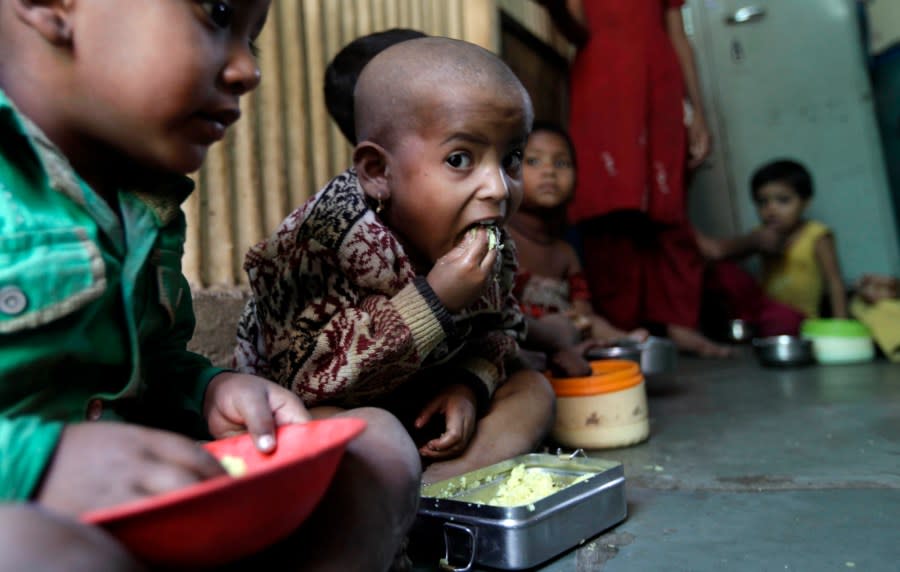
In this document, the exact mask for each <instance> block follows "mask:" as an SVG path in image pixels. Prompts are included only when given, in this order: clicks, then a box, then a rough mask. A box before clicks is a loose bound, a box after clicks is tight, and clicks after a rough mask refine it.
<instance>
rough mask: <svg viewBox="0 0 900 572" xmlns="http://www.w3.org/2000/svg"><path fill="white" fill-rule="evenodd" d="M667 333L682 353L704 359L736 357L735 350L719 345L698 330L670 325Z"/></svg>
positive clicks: (667, 327)
mask: <svg viewBox="0 0 900 572" xmlns="http://www.w3.org/2000/svg"><path fill="white" fill-rule="evenodd" d="M666 332H667V334H668V336H669V339H670V340H672V343H674V344H675V347H676V348H678V351H680V352H684V353H689V354H694V355H697V356H699V357H702V358H730V357H734V356H735V355H736V354H735V351H734V349H733V348H730V347H728V346H725V345H722V344H717V343H716V342H714V341H712V340H710V339H709V338H707V337H706V336H704V335H703V334H701V333H700V332H698V331H697V330H692V329H691V328H687V327H685V326H677V325H675V324H669V325H668V326H666Z"/></svg>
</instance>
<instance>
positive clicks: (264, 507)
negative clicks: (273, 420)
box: [81, 418, 366, 567]
mask: <svg viewBox="0 0 900 572" xmlns="http://www.w3.org/2000/svg"><path fill="white" fill-rule="evenodd" d="M365 427H366V422H365V421H364V420H362V419H352V418H339V419H322V420H318V421H310V422H308V423H300V424H294V425H285V426H283V427H279V428H278V434H277V440H278V446H277V449H276V450H275V452H273V453H271V454H267V455H266V454H262V453H260V452H259V451H257V450H256V447H255V446H254V445H253V442H252V440H251V439H250V436H249V435H246V434H245V435H238V436H235V437H229V438H227V439H221V440H218V441H212V442H210V443H206V444H205V445H204V447H205V448H206V449H207V450H208V451H210V452H211V453H212V454H213V455H215V456H216V458H222V457H223V456H225V455H232V456H238V457H241V458H243V459H244V462H245V463H246V464H247V472H246V474H244V475H243V476H241V477H236V478H235V477H230V476H221V477H216V478H214V479H210V480H208V481H203V482H201V483H197V484H196V485H192V486H190V487H186V488H184V489H179V490H176V491H172V492H169V493H164V494H161V495H157V496H154V497H149V498H146V499H141V500H139V501H134V502H129V503H125V504H122V505H118V506H114V507H109V508H104V509H100V510H96V511H91V512H87V513H84V514H82V515H81V519H82V520H83V521H86V522H89V523H93V524H96V525H99V526H101V527H103V528H105V529H106V530H108V531H109V532H111V533H112V534H113V535H114V536H116V537H117V538H118V539H119V540H120V541H121V542H122V543H123V544H125V545H126V546H127V547H128V548H129V549H130V550H131V552H132V553H134V554H135V555H136V556H137V557H139V558H141V559H143V560H144V561H146V562H148V563H151V564H161V565H166V566H194V567H208V566H218V565H221V564H225V563H227V562H232V561H234V560H237V559H239V558H242V557H245V556H249V555H251V554H254V553H256V552H259V551H260V550H262V549H264V548H266V547H267V546H270V545H271V544H273V543H274V542H276V541H277V540H280V539H281V538H284V537H285V536H287V535H288V534H290V533H291V532H292V531H293V530H295V529H296V528H297V527H298V526H300V524H301V523H302V522H303V521H304V520H305V519H306V517H308V516H309V514H310V513H311V512H312V511H313V509H314V508H315V507H316V505H317V504H318V502H319V501H320V500H321V498H322V496H323V494H324V493H325V491H326V489H327V488H328V485H329V484H330V482H331V479H332V478H333V477H334V473H335V471H336V470H337V466H338V463H339V462H340V460H341V457H342V456H343V454H344V450H345V449H346V447H347V444H348V443H349V442H350V441H351V440H353V439H354V438H355V437H357V436H358V435H359V434H360V433H362V432H363V430H364V429H365Z"/></svg>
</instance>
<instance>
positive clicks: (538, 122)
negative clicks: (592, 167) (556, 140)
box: [531, 119, 576, 167]
mask: <svg viewBox="0 0 900 572" xmlns="http://www.w3.org/2000/svg"><path fill="white" fill-rule="evenodd" d="M539 131H545V132H547V133H555V134H557V135H559V136H560V137H562V138H563V139H564V140H565V142H566V145H567V146H568V147H569V155H570V156H571V157H572V167H575V166H576V162H575V161H576V157H575V144H574V143H572V137H571V136H569V132H568V131H566V129H565V128H564V127H563V126H562V125H560V124H559V123H555V122H553V121H548V120H546V119H535V121H534V123H532V125H531V133H537V132H539Z"/></svg>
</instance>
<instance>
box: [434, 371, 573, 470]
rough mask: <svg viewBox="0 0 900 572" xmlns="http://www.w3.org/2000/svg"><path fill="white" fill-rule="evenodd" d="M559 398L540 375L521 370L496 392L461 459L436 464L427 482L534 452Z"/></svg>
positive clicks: (546, 431)
mask: <svg viewBox="0 0 900 572" xmlns="http://www.w3.org/2000/svg"><path fill="white" fill-rule="evenodd" d="M555 403H556V398H555V396H554V394H553V388H552V387H551V386H550V382H549V381H547V378H546V377H544V376H543V374H541V373H540V372H537V371H534V370H530V369H521V370H518V371H517V372H515V373H513V374H512V375H510V376H509V379H508V380H507V381H506V383H504V384H503V385H501V386H500V387H499V388H498V389H497V391H496V392H495V393H494V398H493V400H492V401H491V406H490V408H489V409H488V412H487V413H486V414H485V415H484V416H483V417H482V418H481V419H480V420H479V421H478V426H477V427H476V429H475V435H474V436H473V437H472V441H471V442H470V443H469V447H468V449H466V451H465V453H463V454H462V455H461V456H459V457H456V458H455V459H450V460H447V461H439V462H436V463H432V464H431V465H429V466H428V468H427V469H425V473H424V474H423V481H424V482H426V483H433V482H436V481H441V480H444V479H449V478H450V477H455V476H457V475H461V474H463V473H467V472H469V471H472V470H475V469H478V468H481V467H486V466H488V465H492V464H494V463H498V462H500V461H503V460H506V459H509V458H510V457H515V456H516V455H522V454H525V453H530V452H533V451H534V450H535V449H536V448H537V447H538V445H540V444H541V443H542V442H543V440H544V438H545V437H546V436H547V434H548V433H549V431H550V428H551V426H552V424H553V415H554V412H555Z"/></svg>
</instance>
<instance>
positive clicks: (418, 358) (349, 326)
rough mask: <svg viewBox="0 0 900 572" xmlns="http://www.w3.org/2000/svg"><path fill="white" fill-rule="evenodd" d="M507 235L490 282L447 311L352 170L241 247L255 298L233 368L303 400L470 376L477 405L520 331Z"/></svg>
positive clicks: (337, 398)
mask: <svg viewBox="0 0 900 572" xmlns="http://www.w3.org/2000/svg"><path fill="white" fill-rule="evenodd" d="M502 241H503V244H504V248H503V249H502V250H501V251H500V253H501V263H500V264H499V265H498V267H499V272H498V275H497V279H496V280H491V281H489V283H488V285H487V286H486V287H485V291H484V292H483V294H482V297H481V298H480V299H479V300H478V301H477V302H476V303H475V304H473V305H472V306H470V307H469V308H466V309H464V310H463V311H461V312H459V313H458V314H454V315H451V314H449V313H448V311H447V310H446V308H444V306H443V305H442V304H441V302H440V300H439V299H438V298H437V296H436V295H435V293H434V292H433V291H432V290H431V287H430V286H429V285H428V283H427V282H426V280H425V277H424V276H417V275H416V273H415V270H414V268H413V266H412V263H411V261H410V260H409V257H408V256H407V255H406V254H405V253H404V250H403V248H402V246H401V245H400V242H399V241H398V240H397V237H396V236H395V235H394V233H393V232H392V231H391V230H390V229H389V228H388V227H387V226H385V225H384V224H383V223H382V222H381V220H380V219H379V218H377V217H376V215H375V213H374V212H373V211H372V209H371V208H369V206H368V204H367V203H366V201H365V196H364V194H363V192H362V190H361V188H360V187H359V186H358V184H357V178H356V173H355V172H354V171H353V169H350V170H347V171H345V172H344V173H342V174H340V175H338V176H337V177H335V178H334V179H332V180H331V181H330V182H329V183H328V184H327V185H326V186H325V187H324V188H323V189H322V190H321V191H319V192H318V193H317V194H316V195H315V196H313V197H312V198H311V199H309V200H308V201H307V202H306V203H305V204H304V205H303V206H301V207H300V208H298V209H297V210H295V211H294V212H293V213H291V214H290V215H289V216H288V217H287V218H286V219H285V220H284V222H282V224H281V226H280V227H279V228H278V230H277V231H276V232H275V234H274V235H273V236H272V237H270V238H269V239H267V240H264V241H263V242H260V243H259V244H257V245H255V246H254V247H252V248H251V249H250V251H249V252H248V254H247V256H246V259H245V262H244V269H245V270H246V271H247V274H248V277H249V280H250V286H251V288H252V293H253V296H252V297H251V299H250V301H249V302H248V303H247V306H246V307H245V308H244V312H243V315H242V316H241V320H240V323H239V325H238V346H237V348H236V350H235V356H234V366H235V368H237V369H238V370H241V371H245V372H251V373H256V374H258V375H262V376H264V377H268V378H270V379H274V380H275V381H277V382H278V383H280V384H281V385H283V386H285V387H287V388H289V389H291V390H293V391H294V392H295V393H297V394H298V395H299V396H300V397H301V398H302V399H303V401H304V402H305V403H306V404H307V406H314V405H317V404H324V403H328V404H334V405H340V406H344V407H355V406H360V405H365V404H367V403H369V402H371V400H372V399H373V398H376V397H379V396H383V395H385V394H387V393H390V392H391V391H392V390H393V389H395V388H397V387H398V386H399V385H401V384H403V383H405V382H408V381H410V382H415V383H430V384H435V388H436V389H437V388H438V387H439V386H440V384H443V383H465V384H467V385H469V386H470V387H472V388H473V389H475V391H476V394H477V395H478V397H479V404H480V405H481V406H484V405H485V403H486V401H487V400H488V399H489V398H490V396H492V395H493V392H494V391H495V390H496V388H497V387H498V386H499V384H501V383H502V382H503V381H504V380H505V378H506V374H507V372H506V367H507V365H508V363H510V360H512V358H513V357H514V356H516V354H517V351H518V343H517V342H518V340H520V339H521V337H522V336H523V335H524V328H525V326H524V319H523V317H522V314H521V311H520V310H519V307H518V304H517V302H516V300H515V298H514V297H513V296H512V288H513V280H514V276H515V271H516V256H515V249H514V246H513V244H512V241H511V240H510V239H509V236H508V235H507V234H506V232H505V231H503V232H502Z"/></svg>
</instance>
